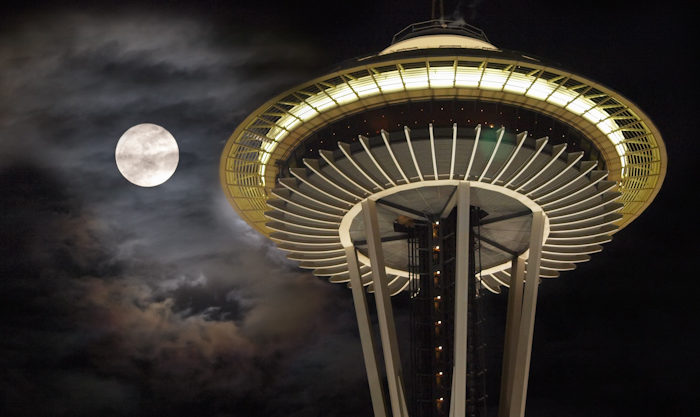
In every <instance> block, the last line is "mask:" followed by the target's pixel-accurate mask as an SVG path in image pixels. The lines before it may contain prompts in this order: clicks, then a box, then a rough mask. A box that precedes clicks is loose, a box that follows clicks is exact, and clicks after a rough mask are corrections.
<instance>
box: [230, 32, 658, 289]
mask: <svg viewBox="0 0 700 417" xmlns="http://www.w3.org/2000/svg"><path fill="white" fill-rule="evenodd" d="M431 100H433V101H440V100H456V101H462V102H468V101H475V100H478V101H480V102H489V103H501V104H504V105H508V106H513V107H517V108H519V109H525V110H527V111H531V112H535V113H537V114H541V115H545V116H547V117H549V118H551V119H553V120H556V121H557V122H558V123H562V124H564V125H566V126H569V127H571V128H573V129H575V130H576V131H577V132H580V134H581V135H582V136H583V137H584V138H585V139H586V140H588V141H590V142H591V143H592V144H593V146H594V147H595V148H596V149H597V151H598V152H599V154H600V160H601V161H602V162H603V164H604V168H605V170H602V169H601V168H603V167H600V166H598V165H599V164H598V163H597V162H596V161H591V160H586V158H583V152H575V151H572V150H571V149H568V150H567V146H566V144H565V143H564V144H561V143H560V144H553V143H551V142H550V141H549V140H548V138H547V137H540V138H537V137H529V136H528V135H527V134H526V132H520V133H517V134H516V132H514V131H509V130H508V126H505V129H504V128H500V129H499V128H493V127H489V126H483V127H482V126H480V125H479V126H477V127H476V128H475V127H474V124H476V123H473V124H471V125H470V126H467V123H466V121H460V120H455V121H456V122H457V123H454V124H452V125H451V126H440V127H438V126H436V127H435V128H433V126H432V125H428V123H427V122H426V123H425V124H424V125H416V126H411V129H409V128H407V127H406V128H396V130H395V131H394V130H392V131H390V132H387V131H384V130H382V131H381V133H380V134H378V135H376V136H372V135H368V136H371V137H369V138H368V137H360V138H359V140H358V138H357V137H356V136H355V137H353V135H352V134H348V137H347V138H339V142H338V148H337V149H336V150H335V151H330V150H326V151H320V152H318V153H316V155H317V156H316V157H314V158H307V159H304V160H303V166H300V167H295V168H290V169H289V174H291V176H289V177H287V178H282V179H281V180H280V181H279V182H278V181H277V180H278V174H279V171H280V168H281V167H282V166H283V165H284V164H283V162H284V161H287V160H289V159H290V157H291V156H292V155H293V154H294V151H295V149H296V148H298V147H299V146H300V144H302V143H303V142H304V141H305V140H306V139H307V138H309V136H311V135H313V134H314V132H317V131H318V130H319V129H322V128H324V126H328V125H330V124H332V123H335V122H337V121H339V120H344V119H345V118H348V117H351V116H353V115H357V114H359V113H363V112H368V111H372V110H374V109H379V108H383V107H388V106H390V105H394V104H396V103H405V102H414V103H415V102H422V101H431ZM357 133H360V132H354V134H355V135H356V134H357ZM666 165H667V156H666V151H665V147H664V143H663V141H662V139H661V135H660V133H659V132H658V130H657V129H656V127H655V126H654V124H653V123H652V122H651V120H650V119H649V118H648V117H647V116H646V115H645V114H644V113H643V112H642V111H641V110H640V109H639V108H638V107H637V106H636V105H635V104H633V103H632V102H630V101H629V100H628V99H626V98H624V97H623V96H621V95H620V94H618V93H617V92H615V91H613V90H611V89H609V88H607V87H604V86H602V85H600V84H598V83H596V82H594V81H592V80H590V79H587V78H585V77H583V76H581V75H578V74H575V73H572V72H569V71H565V70H562V69H560V68H557V67H555V66H551V65H547V64H546V63H543V62H542V61H540V60H539V59H536V58H532V57H530V56H527V55H524V54H522V53H518V52H514V51H506V50H502V49H499V48H497V47H495V46H493V45H492V44H491V43H490V42H489V41H488V39H487V38H486V36H485V35H484V33H483V32H482V31H481V30H479V29H477V28H474V27H471V26H468V25H458V24H453V23H450V22H445V21H430V22H425V23H419V24H415V25H411V26H409V27H407V28H406V29H404V30H403V31H401V32H399V34H397V36H396V37H395V38H394V41H393V43H392V45H391V46H389V47H388V48H386V49H385V50H383V51H381V52H379V53H378V54H376V55H372V56H368V57H365V58H361V59H357V60H353V61H350V62H347V63H345V64H344V65H342V67H341V68H340V69H338V70H337V71H335V72H333V73H330V74H326V75H324V76H322V77H318V78H315V79H313V80H311V81H309V82H307V83H305V84H302V85H300V86H298V87H295V88H293V89H290V90H288V91H286V92H283V93H282V94H279V95H278V96H276V97H274V98H272V99H271V100H269V101H267V102H266V103H265V104H264V105H262V106H260V107H259V108H258V109H256V110H255V111H254V112H253V113H252V114H250V116H248V117H247V118H246V119H245V120H244V121H243V122H242V123H241V124H240V125H239V126H238V128H237V129H236V130H235V131H234V133H233V135H232V136H231V137H230V139H229V140H228V142H227V143H226V146H225V149H224V152H223V154H222V158H221V169H220V174H221V181H222V185H223V188H224V191H225V193H226V195H227V197H228V199H229V201H230V202H231V204H232V205H233V207H234V208H235V209H236V211H237V212H238V213H239V214H240V215H241V217H242V218H243V219H244V220H246V221H247V222H248V223H249V224H250V225H251V226H253V227H254V228H255V229H256V230H258V231H260V232H261V233H263V234H265V235H267V236H269V237H270V238H271V239H272V240H274V241H276V242H277V243H278V245H279V247H280V248H282V249H283V250H286V251H288V252H289V253H290V255H289V257H290V258H292V259H296V260H298V261H300V265H301V266H302V267H306V268H310V269H314V273H315V274H317V275H319V276H328V277H330V279H331V281H335V282H346V281H348V272H347V264H346V261H345V257H344V253H343V247H344V246H347V245H349V244H352V243H354V244H355V246H356V247H357V248H358V255H359V258H360V261H361V263H362V264H363V265H364V266H363V269H362V272H363V274H364V279H366V280H367V282H366V283H370V280H371V273H370V267H369V266H368V265H369V262H368V260H367V259H365V258H366V257H365V256H364V255H363V250H362V236H363V233H364V230H363V228H364V226H363V223H362V221H361V219H360V217H361V216H357V214H358V212H359V202H360V201H361V200H363V199H364V198H368V197H371V198H373V199H375V200H378V201H379V202H381V203H383V204H381V205H378V207H379V208H380V211H379V216H380V220H381V218H382V216H384V219H385V220H384V221H383V222H381V224H380V228H383V229H384V233H383V236H384V237H385V240H386V243H385V244H384V246H385V252H386V257H387V273H388V274H389V275H390V276H391V285H390V288H391V290H392V292H393V293H397V292H399V291H400V290H401V289H403V288H405V287H406V285H407V284H408V273H407V271H406V259H405V256H406V255H405V253H406V251H405V249H404V248H402V247H401V246H400V244H399V243H396V245H398V246H396V247H395V248H393V249H392V243H391V242H392V241H394V240H393V239H392V233H395V232H393V230H392V224H393V222H394V220H395V219H396V217H397V214H404V215H406V216H408V217H411V216H413V217H420V215H421V214H426V213H433V214H440V213H441V211H445V210H448V209H449V208H450V206H451V204H452V200H453V190H454V188H455V185H456V184H457V182H458V181H460V180H468V181H470V184H471V187H472V189H473V190H474V191H473V195H472V200H473V201H474V203H473V205H478V206H479V207H481V208H482V209H483V210H485V212H487V213H488V216H487V217H486V218H485V219H484V224H483V226H482V227H481V230H480V235H481V236H480V238H482V239H483V240H482V243H484V242H485V243H484V244H483V248H484V250H482V253H483V254H484V257H485V259H484V260H483V262H482V276H483V277H486V278H484V279H483V280H482V282H483V285H484V286H486V287H487V288H489V289H491V290H493V291H498V287H499V284H505V285H508V283H509V275H508V267H509V265H510V259H512V256H511V255H512V254H520V253H522V252H523V251H526V250H527V232H526V230H529V229H528V228H529V222H530V217H528V216H523V215H522V213H527V212H529V211H532V210H533V209H540V208H541V209H542V210H543V211H544V212H545V214H546V216H547V224H548V225H547V228H546V229H547V230H546V236H545V244H544V248H543V257H542V265H541V268H542V269H541V275H542V276H543V277H555V276H557V275H558V274H559V271H563V270H568V269H573V268H574V265H575V264H576V263H577V262H583V261H586V260H588V259H589V254H590V253H593V252H597V251H599V250H600V244H602V243H604V242H606V241H608V240H610V235H611V234H613V233H614V232H615V231H616V230H618V228H621V227H624V226H626V225H627V224H629V223H630V222H631V221H632V220H634V219H635V218H636V217H637V216H639V215H640V213H641V212H642V211H643V210H644V209H645V208H646V207H647V206H648V205H649V204H650V202H651V201H652V200H653V199H654V197H655V196H656V194H657V193H658V191H659V189H660V187H661V184H662V182H663V179H664V176H665V173H666ZM399 238H400V237H398V236H397V239H396V240H395V242H400V240H398V239H399ZM503 242H508V244H507V245H505V244H504V243H503ZM403 244H404V245H405V241H404V243H403ZM506 246H507V247H506ZM489 248H490V249H491V250H490V251H489Z"/></svg>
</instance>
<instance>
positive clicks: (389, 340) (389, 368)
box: [362, 199, 408, 417]
mask: <svg viewBox="0 0 700 417" xmlns="http://www.w3.org/2000/svg"><path fill="white" fill-rule="evenodd" d="M362 214H363V217H364V221H365V233H366V235H367V247H368V251H369V259H370V264H371V266H372V278H373V280H374V299H375V301H376V305H377V317H378V319H379V334H380V336H381V338H382V349H383V351H384V365H385V367H386V375H387V380H388V382H389V384H388V385H389V397H390V400H391V411H392V416H393V417H408V408H407V406H406V398H405V394H404V392H403V385H404V384H403V375H402V371H401V358H400V357H399V346H398V342H397V339H396V325H395V324H394V312H393V311H392V308H391V295H390V293H389V285H388V282H387V277H386V267H385V264H384V253H383V251H382V242H381V238H380V236H379V221H378V220H377V205H376V203H375V202H374V201H373V200H369V199H367V200H364V201H363V202H362Z"/></svg>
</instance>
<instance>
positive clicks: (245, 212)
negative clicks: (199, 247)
mask: <svg viewBox="0 0 700 417" xmlns="http://www.w3.org/2000/svg"><path fill="white" fill-rule="evenodd" d="M413 56H417V57H418V58H419V59H416V58H411V57H413ZM516 58H517V59H516ZM446 59H447V60H455V61H469V60H471V61H474V60H475V59H477V60H479V59H481V60H482V61H483V62H484V63H487V65H488V64H489V63H497V64H501V65H503V64H510V65H525V66H527V67H528V68H534V69H536V70H537V71H540V72H548V73H553V74H559V76H561V77H570V78H575V79H576V80H578V81H581V82H584V83H585V84H586V85H588V86H590V87H591V88H594V89H596V90H598V91H601V92H602V93H603V94H604V95H606V96H608V97H610V98H612V99H613V100H614V101H616V102H618V103H620V104H621V105H622V106H624V107H625V108H626V109H629V110H630V111H631V112H633V114H634V115H635V116H636V118H637V119H638V120H639V122H641V123H643V124H644V126H645V127H646V128H647V129H648V131H649V134H648V136H651V137H652V138H653V144H654V145H655V147H652V148H650V149H652V150H653V149H655V150H657V152H658V154H659V158H658V160H656V162H657V163H658V168H657V171H658V172H655V173H653V174H651V175H649V176H647V177H656V178H655V180H654V181H655V183H654V184H653V188H647V189H645V191H647V192H648V194H647V197H646V198H645V199H644V200H643V201H634V203H637V204H640V206H638V208H637V209H636V210H635V211H634V212H633V213H632V214H630V215H628V216H627V218H626V219H624V221H623V222H621V224H620V228H624V227H625V226H626V225H627V224H629V223H630V222H631V221H632V220H634V218H636V217H637V216H639V215H640V214H641V212H643V211H644V210H645V209H646V207H648V205H649V204H650V203H651V201H652V200H653V199H654V198H655V196H656V195H657V194H658V191H659V189H660V188H661V185H662V183H663V180H664V178H665V175H666V169H667V153H666V149H665V145H664V142H663V140H662V139H661V135H660V133H659V131H658V129H657V128H656V126H655V125H654V124H653V122H651V120H650V119H649V117H648V116H647V115H646V114H645V113H644V112H643V111H642V110H641V109H640V108H639V107H638V106H637V105H636V104H634V103H633V102H631V101H630V100H628V99H626V98H624V97H623V96H622V95H620V94H619V93H617V92H615V91H614V90H612V89H610V88H608V87H605V86H603V85H601V84H599V83H597V82H594V81H591V80H589V79H587V78H585V77H582V76H579V75H577V74H574V73H572V72H566V71H562V70H560V69H558V68H556V67H551V66H545V65H542V64H541V63H539V62H540V61H539V60H536V59H534V58H531V57H528V56H525V55H522V54H516V53H513V52H505V53H504V52H502V51H498V52H494V51H486V50H464V49H451V50H448V49H440V50H420V51H408V52H398V53H393V54H388V55H383V56H377V55H375V56H371V57H368V58H365V59H360V60H356V61H352V62H351V63H349V64H346V65H345V66H344V67H342V68H341V69H339V70H337V71H335V72H333V73H330V74H326V75H324V76H321V77H317V78H315V79H313V80H311V81H310V82H307V83H304V84H302V85H300V86H297V87H294V88H291V89H289V90H287V91H285V92H284V93H282V94H279V95H277V96H276V97H274V98H272V99H270V100H268V101H267V102H266V103H265V104H263V105H262V106H260V107H258V109H256V110H255V111H254V112H253V113H251V114H250V115H249V116H248V117H247V118H246V119H245V120H244V121H243V123H241V124H240V125H239V126H238V127H237V129H236V130H235V131H234V133H233V135H232V136H231V137H230V138H229V140H228V141H227V143H226V145H225V148H224V152H223V153H222V157H221V164H220V179H221V183H222V186H223V188H224V190H225V194H226V196H227V199H228V200H229V202H230V203H231V205H232V206H233V207H234V209H236V211H237V212H238V213H239V214H240V215H241V217H242V218H243V219H244V220H246V222H248V223H249V224H250V225H251V226H252V227H253V228H255V229H256V230H258V231H259V232H261V233H263V234H264V235H269V230H267V229H266V227H265V226H264V222H265V220H264V217H263V216H262V213H263V211H264V207H258V208H251V207H250V204H246V203H249V202H250V201H251V200H256V201H258V202H260V201H262V202H263V204H264V200H265V199H266V198H267V196H268V195H269V191H270V190H271V189H272V187H273V186H274V178H275V176H276V172H275V170H276V167H275V166H274V161H275V160H279V159H283V157H284V156H285V155H288V153H289V152H290V151H291V149H293V148H294V146H295V145H297V144H298V143H299V142H300V141H302V140H303V139H304V137H305V136H308V134H310V133H311V131H313V130H316V129H318V128H320V127H322V126H323V125H325V124H328V123H330V122H331V121H335V120H338V119H340V118H342V117H344V116H347V115H349V114H353V113H356V112H358V111H361V110H363V109H366V108H369V107H368V105H367V103H364V102H363V99H362V98H359V99H358V100H355V101H353V102H351V103H349V104H348V105H340V106H335V107H333V108H331V109H330V110H329V111H327V112H321V113H320V114H319V115H318V116H317V117H316V118H315V119H316V120H315V125H314V126H311V127H310V128H307V130H306V131H304V132H303V133H301V134H300V135H299V136H297V137H295V138H293V139H294V140H292V141H288V142H285V141H284V140H282V141H281V142H280V145H283V146H279V147H277V148H278V149H277V152H276V155H277V156H276V157H272V155H271V154H270V156H268V157H267V160H266V161H265V163H264V164H261V165H264V167H263V168H262V170H263V172H264V173H265V175H264V176H260V181H258V183H257V184H256V185H253V186H252V187H251V186H250V185H241V184H240V183H238V182H235V181H229V179H227V174H228V173H229V172H231V171H230V170H229V169H228V166H227V164H228V162H229V159H230V158H232V156H231V152H232V148H233V147H234V146H235V145H237V142H236V141H237V140H238V139H239V138H240V136H241V135H242V133H243V132H244V131H245V130H246V129H248V128H249V126H250V124H251V123H252V122H254V121H256V120H257V119H259V118H260V116H261V115H263V114H265V113H266V112H268V111H269V109H270V108H271V107H273V106H275V105H276V104H278V103H279V102H280V101H282V100H283V99H284V98H285V97H289V96H291V95H294V94H295V93H296V94H297V95H299V92H300V91H303V90H304V88H308V87H310V86H313V85H319V84H323V83H324V82H325V81H326V80H330V79H333V78H338V77H340V78H342V79H344V80H350V79H351V78H348V74H350V73H352V72H355V71H359V70H369V71H371V70H372V69H374V68H375V67H378V66H385V67H386V66H391V65H395V66H397V65H400V64H405V63H408V62H424V63H425V62H430V61H439V60H446ZM350 64H354V66H351V65H350ZM380 64H381V65H380ZM420 91H425V92H428V93H430V94H428V95H424V96H420V94H417V93H416V92H420ZM446 92H448V93H451V94H442V93H446ZM398 93H399V94H398V96H400V97H398V98H397V97H396V96H397V94H396V93H390V94H387V93H384V92H380V93H379V94H378V95H373V96H370V98H373V97H378V98H380V100H375V103H374V106H373V107H380V106H381V105H383V104H385V103H386V101H382V100H381V97H384V98H385V99H386V98H387V97H388V96H394V97H392V99H393V100H394V101H393V102H408V101H411V100H412V99H414V100H415V99H416V98H417V97H418V100H419V101H422V100H429V99H430V98H433V99H438V100H439V99H440V98H444V99H464V100H469V99H480V100H483V101H491V102H504V101H503V100H499V99H498V97H495V98H494V95H496V96H498V95H499V94H500V95H501V96H504V95H507V94H506V93H505V92H504V91H503V90H502V89H501V91H486V90H485V89H483V88H455V87H453V88H432V87H429V88H427V89H423V90H406V89H404V90H403V91H399V92H398ZM467 93H470V94H467ZM421 97H423V98H421ZM521 99H522V100H523V101H527V99H528V97H525V96H521ZM364 101H368V100H364ZM300 102H301V101H300ZM353 104H354V105H355V106H353ZM523 104H524V103H523ZM548 104H549V103H546V102H543V105H548ZM347 107H352V110H351V111H350V112H347V113H346V112H343V111H342V110H344V109H345V108H347ZM550 107H551V106H550ZM531 109H532V108H531ZM334 110H338V112H336V114H334V116H335V117H334V118H331V115H330V113H333V111H334ZM534 110H535V111H542V112H544V111H543V110H542V109H534ZM550 115H551V116H553V117H556V116H557V115H556V114H554V112H552V113H550ZM581 119H582V118H581ZM311 120H313V119H311ZM587 123H588V124H590V125H593V124H592V123H590V122H587ZM307 124H309V123H307ZM301 125H303V123H302V124H301ZM297 128H298V127H297ZM297 128H295V129H297ZM308 129H311V130H308ZM292 131H294V129H292ZM584 133H585V132H584ZM587 136H589V135H587ZM285 139H288V138H285ZM589 139H591V140H592V141H593V142H594V143H595V144H596V146H599V149H600V150H601V152H602V153H603V155H604V158H605V159H606V162H607V163H608V165H609V167H614V166H615V161H609V160H608V159H609V154H608V155H607V156H606V153H605V149H603V148H606V146H607V150H608V153H609V151H610V148H611V147H613V146H614V145H613V144H612V143H610V142H608V143H601V141H600V140H599V139H598V140H596V138H593V137H589ZM282 148H283V149H284V151H283V152H282ZM280 152H282V153H281V154H280ZM618 165H619V164H618ZM266 168H271V169H266ZM266 177H267V178H269V179H270V180H271V181H267V182H266V181H265V178H266ZM611 178H614V179H619V178H620V171H619V170H618V171H617V172H615V171H614V170H613V169H611ZM243 188H246V190H245V191H248V195H245V193H244V192H243V191H244V190H243ZM251 188H255V190H252V191H251ZM236 190H237V191H239V193H238V194H239V195H234V194H233V193H234V192H236ZM622 191H623V192H624V190H622ZM251 194H254V196H251ZM241 200H246V202H243V201H241ZM239 203H243V204H239ZM242 205H243V206H246V205H247V207H241V206H242Z"/></svg>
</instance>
